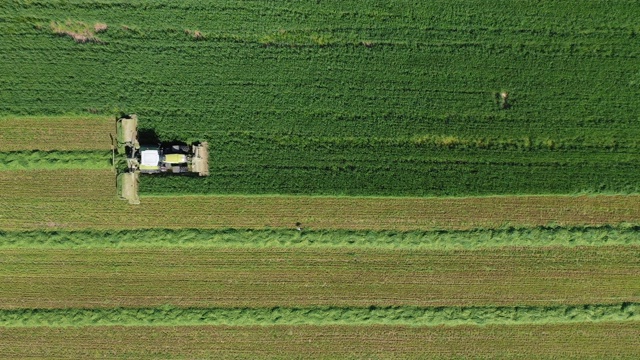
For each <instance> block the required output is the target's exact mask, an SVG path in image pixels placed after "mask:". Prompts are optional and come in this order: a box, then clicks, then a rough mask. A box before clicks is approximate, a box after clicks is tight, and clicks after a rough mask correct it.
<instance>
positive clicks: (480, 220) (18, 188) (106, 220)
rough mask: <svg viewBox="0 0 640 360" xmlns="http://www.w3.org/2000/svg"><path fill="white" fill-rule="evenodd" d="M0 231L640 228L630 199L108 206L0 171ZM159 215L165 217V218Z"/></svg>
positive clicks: (78, 178)
mask: <svg viewBox="0 0 640 360" xmlns="http://www.w3.org/2000/svg"><path fill="white" fill-rule="evenodd" d="M0 188H2V189H3V195H2V196H3V203H4V204H6V206H2V207H0V229H3V230H38V229H39V230H43V229H49V230H54V229H55V230H61V229H66V230H84V229H114V230H115V229H141V228H142V229H148V228H154V227H157V228H170V229H180V228H193V227H194V226H197V227H198V228H203V229H225V228H245V229H246V228H250V229H265V228H289V229H293V228H295V224H296V222H301V223H302V225H303V227H305V228H306V229H308V230H313V229H316V230H317V229H352V230H402V231H409V230H428V229H457V230H460V229H474V228H501V227H505V226H516V227H523V226H546V225H550V224H555V225H558V226H583V225H590V226H599V225H606V224H620V223H640V201H638V198H639V196H637V195H630V196H620V195H611V196H609V195H598V196H499V197H471V198H365V197H351V198H350V197H309V196H267V195H264V196H176V197H142V203H141V204H140V205H139V206H130V205H128V204H127V203H126V202H124V201H119V200H117V198H116V178H115V175H114V174H113V173H112V172H111V171H108V170H55V171H46V170H30V171H0ZM167 209H174V211H173V212H171V215H170V216H169V215H166V216H165V215H162V214H167Z"/></svg>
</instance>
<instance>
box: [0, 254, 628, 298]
mask: <svg viewBox="0 0 640 360" xmlns="http://www.w3.org/2000/svg"><path fill="white" fill-rule="evenodd" d="M639 254H640V248H639V247H638V246H632V245H626V246H606V247H575V248H562V247H551V248H528V247H521V248H518V247H516V248H513V247H505V248H491V249H483V250H476V251H469V250H442V251H429V250H419V249H411V250H388V249H386V250H372V249H369V250H365V249H353V248H348V249H300V248H256V249H251V248H237V249H207V248H196V249H182V248H164V249H162V248H160V249H148V248H147V249H143V248H131V249H100V248H91V249H47V250H46V251H42V250H41V249H2V250H1V251H0V256H1V257H2V258H3V262H2V264H0V278H1V279H2V281H1V282H0V304H1V305H0V307H1V308H3V309H17V308H52V309H61V308H111V307H119V306H123V307H147V306H151V307H154V306H161V305H164V304H171V305H175V306H179V307H271V306H295V307H298V306H302V307H306V306H340V307H342V306H347V307H350V306H356V307H358V306H363V307H366V306H371V305H375V306H490V305H509V306H512V305H537V306H541V305H566V304H612V303H621V302H638V301H640V282H639V281H638V278H640V261H639V260H640V258H639Z"/></svg>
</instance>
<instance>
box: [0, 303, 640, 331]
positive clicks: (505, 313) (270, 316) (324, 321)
mask: <svg viewBox="0 0 640 360" xmlns="http://www.w3.org/2000/svg"><path fill="white" fill-rule="evenodd" d="M605 321H609V322H610V321H640V304H638V303H623V304H610V305H577V306H569V305H563V306H553V307H535V306H518V307H493V306H487V307H425V308H420V307H410V306H405V307H366V308H356V307H349V308H335V307H319V308H285V307H273V308H207V309H198V308H186V309H185V308H176V307H171V306H163V307H158V308H113V309H58V310H43V309H17V310H0V326H1V327H23V326H49V327H64V326H105V325H125V326H126V325H129V326H141V325H142V326H146V325H149V326H178V325H230V326H253V325H323V326H326V325H409V326H437V325H448V326H456V325H518V324H558V323H584V322H588V323H593V322H605Z"/></svg>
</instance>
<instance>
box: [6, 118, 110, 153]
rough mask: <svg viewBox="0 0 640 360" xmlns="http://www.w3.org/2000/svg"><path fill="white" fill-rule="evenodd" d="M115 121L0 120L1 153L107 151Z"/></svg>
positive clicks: (61, 119)
mask: <svg viewBox="0 0 640 360" xmlns="http://www.w3.org/2000/svg"><path fill="white" fill-rule="evenodd" d="M114 124H115V121H114V118H113V117H107V116H87V115H83V116H40V117H25V116H11V117H3V118H0V128H2V131H0V152H13V151H24V150H40V151H52V150H60V151H74V150H109V149H111V139H110V138H109V134H110V133H111V134H115V125H114Z"/></svg>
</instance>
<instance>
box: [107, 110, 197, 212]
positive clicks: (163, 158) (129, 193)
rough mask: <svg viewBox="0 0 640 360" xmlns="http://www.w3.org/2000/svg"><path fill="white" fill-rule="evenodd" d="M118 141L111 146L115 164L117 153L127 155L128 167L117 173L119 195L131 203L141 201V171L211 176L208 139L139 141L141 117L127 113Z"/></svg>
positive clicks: (118, 122)
mask: <svg viewBox="0 0 640 360" xmlns="http://www.w3.org/2000/svg"><path fill="white" fill-rule="evenodd" d="M116 134H117V135H116V143H117V144H114V145H113V146H112V152H113V164H114V168H115V166H116V152H117V153H118V154H124V155H125V157H126V163H127V165H126V170H125V171H124V172H122V173H119V174H118V176H117V188H118V196H119V197H120V198H121V199H122V200H128V201H129V203H130V204H139V203H140V199H139V197H138V182H139V179H140V174H191V175H196V174H197V175H199V176H208V175H209V146H208V144H207V143H206V142H199V143H193V144H191V145H187V144H184V143H175V142H174V143H156V144H140V143H139V142H138V117H137V116H136V115H126V116H122V117H120V118H118V119H117V120H116Z"/></svg>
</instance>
